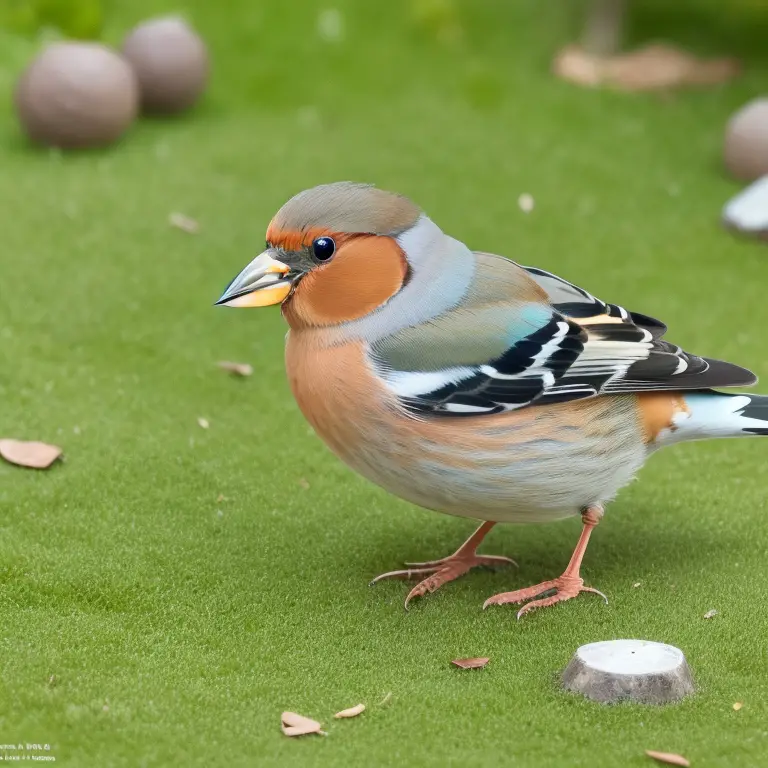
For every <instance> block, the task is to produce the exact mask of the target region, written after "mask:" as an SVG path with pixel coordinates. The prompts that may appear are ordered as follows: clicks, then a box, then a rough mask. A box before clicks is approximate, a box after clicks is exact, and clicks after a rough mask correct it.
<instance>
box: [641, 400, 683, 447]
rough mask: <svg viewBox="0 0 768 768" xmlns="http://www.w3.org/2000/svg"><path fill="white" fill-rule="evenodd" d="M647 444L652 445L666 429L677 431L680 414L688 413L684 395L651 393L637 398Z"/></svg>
mask: <svg viewBox="0 0 768 768" xmlns="http://www.w3.org/2000/svg"><path fill="white" fill-rule="evenodd" d="M637 400H638V405H639V408H640V419H641V423H642V426H643V432H644V434H645V442H646V443H652V442H654V440H656V438H657V437H658V436H659V433H660V432H661V431H662V430H664V429H671V430H674V429H675V424H674V418H675V416H677V414H678V413H688V410H689V409H688V406H687V405H686V404H685V400H684V399H683V396H682V395H678V394H675V393H674V392H649V393H648V394H640V395H638V396H637Z"/></svg>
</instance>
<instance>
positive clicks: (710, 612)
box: [704, 608, 717, 619]
mask: <svg viewBox="0 0 768 768" xmlns="http://www.w3.org/2000/svg"><path fill="white" fill-rule="evenodd" d="M713 616H717V611H716V610H715V609H714V608H710V609H709V610H708V611H707V612H706V613H705V614H704V618H705V619H711V618H712V617H713Z"/></svg>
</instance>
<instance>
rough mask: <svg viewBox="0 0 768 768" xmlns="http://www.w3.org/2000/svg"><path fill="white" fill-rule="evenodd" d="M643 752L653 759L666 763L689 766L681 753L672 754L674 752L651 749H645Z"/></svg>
mask: <svg viewBox="0 0 768 768" xmlns="http://www.w3.org/2000/svg"><path fill="white" fill-rule="evenodd" d="M645 754H646V755H648V757H650V758H652V759H653V760H656V761H657V762H659V763H664V764H666V765H679V766H682V768H688V766H690V762H689V761H688V760H686V759H685V758H684V757H683V756H682V755H676V754H674V752H656V751H654V750H652V749H646V750H645Z"/></svg>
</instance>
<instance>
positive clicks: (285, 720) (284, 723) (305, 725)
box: [280, 712, 325, 736]
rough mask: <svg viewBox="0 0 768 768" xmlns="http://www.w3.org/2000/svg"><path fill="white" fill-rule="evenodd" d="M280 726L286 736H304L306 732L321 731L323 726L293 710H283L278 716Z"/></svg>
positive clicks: (322, 732)
mask: <svg viewBox="0 0 768 768" xmlns="http://www.w3.org/2000/svg"><path fill="white" fill-rule="evenodd" d="M280 727H281V729H282V731H283V733H284V734H285V735H286V736H305V735H306V734H308V733H321V734H323V736H325V733H324V731H323V730H322V728H323V726H322V725H320V723H318V722H317V720H311V719H310V718H308V717H304V715H297V714H296V713H295V712H283V714H282V715H281V717H280Z"/></svg>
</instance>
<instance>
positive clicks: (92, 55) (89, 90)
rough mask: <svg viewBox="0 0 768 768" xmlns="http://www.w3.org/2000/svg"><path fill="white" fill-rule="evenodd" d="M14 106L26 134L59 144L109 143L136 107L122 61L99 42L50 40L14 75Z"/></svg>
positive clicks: (129, 76) (132, 86) (130, 75)
mask: <svg viewBox="0 0 768 768" xmlns="http://www.w3.org/2000/svg"><path fill="white" fill-rule="evenodd" d="M14 101H15V105H16V111H17V113H18V116H19V120H20V122H21V124H22V126H23V128H24V130H25V131H26V133H27V135H28V136H29V137H30V138H31V139H32V140H33V141H36V142H38V143H40V144H46V145H48V146H54V147H61V148H65V149H66V148H76V147H95V146H101V145H105V144H109V143H111V142H112V141H114V140H115V139H117V138H118V137H120V136H121V135H122V134H123V133H124V132H125V130H126V129H127V128H128V126H130V125H131V123H132V122H133V120H134V118H135V117H136V113H137V110H138V86H137V83H136V77H135V75H134V74H133V71H132V69H131V68H130V66H129V65H128V64H127V62H126V61H125V60H124V59H123V58H122V57H121V56H120V55H119V54H117V53H115V52H114V51H112V50H111V49H109V48H107V47H106V46H104V45H101V44H99V43H90V42H89V43H82V42H57V43H53V44H51V45H49V46H48V47H47V48H45V50H43V52H42V53H41V54H40V55H39V56H38V57H37V58H36V59H35V60H34V61H33V62H32V63H31V64H30V65H29V67H27V69H26V70H25V71H24V72H23V74H22V75H21V77H20V78H19V82H18V84H17V86H16V92H15V95H14Z"/></svg>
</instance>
